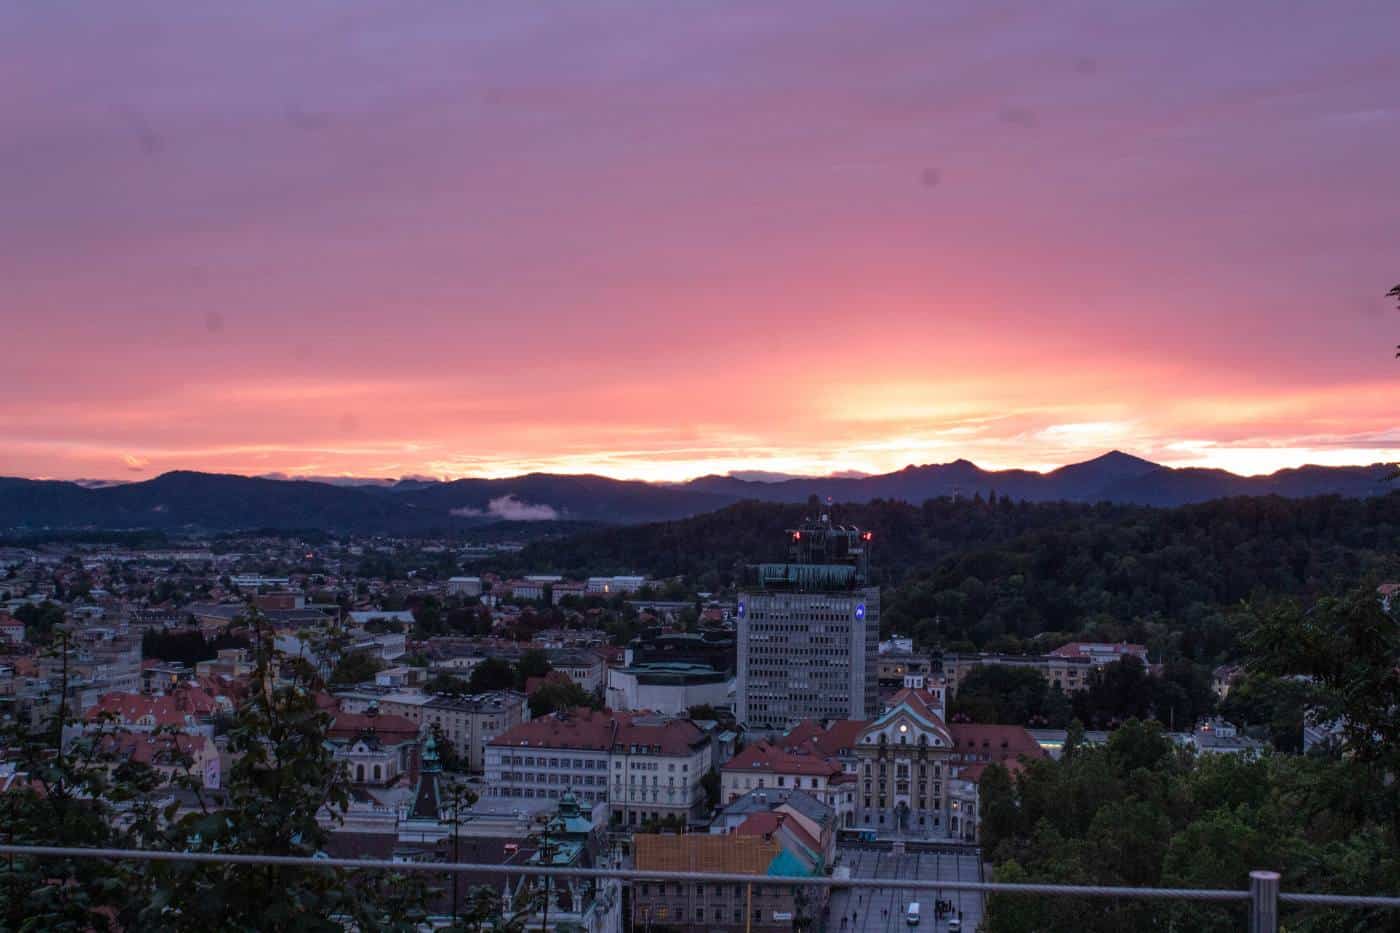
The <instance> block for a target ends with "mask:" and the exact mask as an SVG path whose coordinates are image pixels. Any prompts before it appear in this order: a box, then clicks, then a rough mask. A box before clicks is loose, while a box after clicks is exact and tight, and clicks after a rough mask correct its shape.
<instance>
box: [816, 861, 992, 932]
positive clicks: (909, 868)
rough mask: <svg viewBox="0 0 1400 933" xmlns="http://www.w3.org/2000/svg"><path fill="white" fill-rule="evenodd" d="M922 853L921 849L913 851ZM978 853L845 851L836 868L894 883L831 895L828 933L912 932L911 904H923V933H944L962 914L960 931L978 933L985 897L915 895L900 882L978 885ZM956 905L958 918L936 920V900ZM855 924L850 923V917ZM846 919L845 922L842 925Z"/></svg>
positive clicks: (957, 893) (951, 893)
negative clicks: (839, 867) (976, 882)
mask: <svg viewBox="0 0 1400 933" xmlns="http://www.w3.org/2000/svg"><path fill="white" fill-rule="evenodd" d="M914 848H916V849H917V848H918V847H914ZM980 858H981V850H979V849H972V848H968V849H954V848H952V847H948V848H934V847H929V850H928V851H908V852H904V853H902V854H898V855H896V854H895V853H893V852H890V851H887V850H882V849H876V848H872V847H861V846H852V847H841V848H839V849H837V864H838V865H846V866H848V867H849V868H850V869H851V877H852V878H872V879H879V880H881V881H885V882H890V883H892V886H891V887H882V888H878V889H876V888H860V889H854V890H839V891H837V892H835V893H833V894H832V897H831V912H830V914H829V916H828V918H827V924H826V929H827V930H829V931H832V933H841V931H843V930H845V931H848V933H856V931H866V930H869V931H891V933H892V931H897V930H909V929H910V927H909V926H908V924H907V922H906V918H907V914H908V910H909V904H910V903H911V902H913V901H918V902H919V908H920V910H919V912H920V922H919V925H918V927H917V929H919V930H923V931H935V930H936V931H939V933H942V931H945V930H947V929H948V919H949V918H950V917H955V916H958V913H957V912H958V911H961V913H962V929H963V930H964V931H968V933H970V931H973V930H976V929H977V925H978V924H979V923H980V922H981V921H982V895H980V894H977V893H973V892H967V891H928V890H925V891H914V890H911V889H909V888H900V887H899V885H898V883H899V881H901V880H912V879H917V880H921V881H980V880H982V879H981V877H980V875H979V873H978V860H979V859H980ZM940 899H941V900H946V901H952V902H953V908H954V912H953V913H952V914H949V915H947V916H945V917H944V918H943V919H942V920H940V921H935V919H934V902H935V901H936V900H940ZM853 912H854V914H855V919H854V920H852V913H853ZM843 918H844V922H843Z"/></svg>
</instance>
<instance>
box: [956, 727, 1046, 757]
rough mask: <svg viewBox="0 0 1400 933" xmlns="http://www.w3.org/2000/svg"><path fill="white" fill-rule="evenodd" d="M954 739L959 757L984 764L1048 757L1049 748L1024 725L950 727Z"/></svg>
mask: <svg viewBox="0 0 1400 933" xmlns="http://www.w3.org/2000/svg"><path fill="white" fill-rule="evenodd" d="M948 731H949V732H950V733H952V736H953V751H954V753H955V754H957V755H959V756H962V757H965V758H971V757H972V756H976V757H977V758H980V759H981V760H983V761H1000V762H1008V761H1015V760H1016V759H1017V758H1019V757H1021V756H1023V755H1024V756H1025V757H1026V758H1044V757H1045V749H1043V748H1041V747H1040V743H1039V742H1037V741H1036V740H1035V738H1034V737H1033V736H1032V735H1031V734H1030V733H1029V732H1027V731H1026V730H1025V728H1023V727H1022V726H1001V725H988V724H985V723H953V724H950V725H949V726H948Z"/></svg>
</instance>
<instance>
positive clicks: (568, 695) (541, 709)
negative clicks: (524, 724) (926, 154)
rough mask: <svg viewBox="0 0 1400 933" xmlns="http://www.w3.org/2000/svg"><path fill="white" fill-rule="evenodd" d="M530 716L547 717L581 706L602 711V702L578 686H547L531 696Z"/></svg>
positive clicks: (573, 684)
mask: <svg viewBox="0 0 1400 933" xmlns="http://www.w3.org/2000/svg"><path fill="white" fill-rule="evenodd" d="M529 703H530V715H531V716H536V717H537V716H545V715H548V714H549V713H553V712H558V711H559V710H569V709H576V708H578V707H580V706H584V707H588V708H590V709H601V708H602V705H603V704H602V702H601V701H599V699H598V698H597V697H596V696H594V695H593V694H591V693H589V692H588V691H586V690H584V689H583V688H582V687H580V686H579V685H578V684H575V683H568V684H545V685H543V686H542V687H540V688H539V689H537V690H536V691H535V692H534V693H532V694H530V699H529Z"/></svg>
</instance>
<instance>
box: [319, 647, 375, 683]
mask: <svg viewBox="0 0 1400 933" xmlns="http://www.w3.org/2000/svg"><path fill="white" fill-rule="evenodd" d="M382 670H384V662H383V661H381V660H380V659H379V658H376V657H375V656H374V655H372V654H370V653H369V652H366V651H351V652H349V653H348V654H346V655H344V656H343V657H342V658H341V659H340V661H339V662H338V663H337V664H336V666H335V669H334V670H332V671H331V683H332V684H334V685H337V686H341V685H346V684H358V683H364V682H365V681H366V680H373V679H374V675H375V674H378V673H379V672H380V671H382Z"/></svg>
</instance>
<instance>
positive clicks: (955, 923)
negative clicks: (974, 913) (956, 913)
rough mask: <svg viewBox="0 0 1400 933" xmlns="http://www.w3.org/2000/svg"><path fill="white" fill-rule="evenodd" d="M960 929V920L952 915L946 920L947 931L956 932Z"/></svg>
mask: <svg viewBox="0 0 1400 933" xmlns="http://www.w3.org/2000/svg"><path fill="white" fill-rule="evenodd" d="M961 929H962V920H960V919H958V918H957V917H953V918H952V919H951V920H949V921H948V933H958V931H960V930H961Z"/></svg>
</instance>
